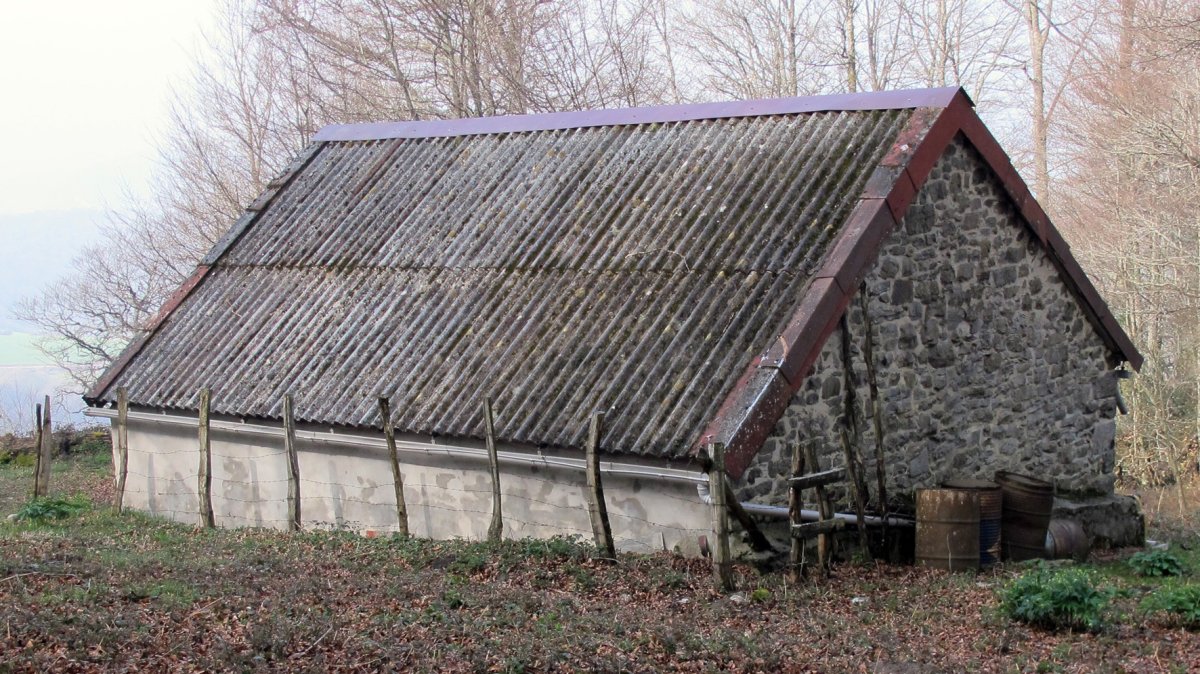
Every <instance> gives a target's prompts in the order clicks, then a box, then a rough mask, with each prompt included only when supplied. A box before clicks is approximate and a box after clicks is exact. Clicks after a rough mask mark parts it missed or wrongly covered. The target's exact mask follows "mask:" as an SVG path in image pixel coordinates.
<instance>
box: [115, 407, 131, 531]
mask: <svg viewBox="0 0 1200 674" xmlns="http://www.w3.org/2000/svg"><path fill="white" fill-rule="evenodd" d="M114 430H115V431H116V433H114V435H115V436H116V438H115V439H116V441H117V461H118V462H119V463H118V465H117V503H116V506H117V512H121V510H122V509H123V508H124V507H125V482H126V480H127V478H128V477H129V395H128V394H127V393H126V392H125V387H123V386H122V387H121V388H118V389H117V427H116V428H115V429H114Z"/></svg>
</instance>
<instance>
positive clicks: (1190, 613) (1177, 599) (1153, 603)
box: [1142, 585, 1200, 629]
mask: <svg viewBox="0 0 1200 674" xmlns="http://www.w3.org/2000/svg"><path fill="white" fill-rule="evenodd" d="M1142 609H1143V610H1145V611H1146V612H1148V613H1157V612H1162V613H1166V614H1168V615H1169V616H1170V617H1171V618H1173V619H1175V620H1177V621H1179V623H1181V624H1182V625H1183V626H1184V627H1187V628H1189V629H1200V585H1167V586H1164V587H1160V588H1159V589H1157V590H1155V591H1154V593H1153V594H1151V595H1150V596H1149V597H1146V599H1145V600H1144V601H1143V602H1142Z"/></svg>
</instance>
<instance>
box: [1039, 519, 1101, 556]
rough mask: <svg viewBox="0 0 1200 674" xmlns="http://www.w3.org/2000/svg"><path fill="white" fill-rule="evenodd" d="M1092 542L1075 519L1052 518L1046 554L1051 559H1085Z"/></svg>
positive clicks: (1047, 532) (1047, 535) (1047, 531)
mask: <svg viewBox="0 0 1200 674" xmlns="http://www.w3.org/2000/svg"><path fill="white" fill-rule="evenodd" d="M1091 548H1092V542H1091V541H1090V540H1089V539H1088V536H1087V534H1086V533H1084V531H1083V527H1082V526H1081V525H1080V524H1079V522H1076V521H1075V520H1062V519H1058V520H1050V526H1049V528H1048V529H1047V530H1046V556H1047V557H1049V558H1050V559H1067V558H1070V559H1076V560H1079V561H1083V560H1085V559H1087V556H1088V553H1090V552H1091Z"/></svg>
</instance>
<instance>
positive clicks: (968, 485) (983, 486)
mask: <svg viewBox="0 0 1200 674" xmlns="http://www.w3.org/2000/svg"><path fill="white" fill-rule="evenodd" d="M942 487H943V488H944V489H966V490H970V491H992V490H994V489H999V488H1000V483H999V482H995V481H993V480H984V479H981V478H974V477H964V478H955V479H952V480H945V481H943V482H942Z"/></svg>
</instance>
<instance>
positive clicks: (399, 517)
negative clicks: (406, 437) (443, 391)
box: [379, 396, 408, 536]
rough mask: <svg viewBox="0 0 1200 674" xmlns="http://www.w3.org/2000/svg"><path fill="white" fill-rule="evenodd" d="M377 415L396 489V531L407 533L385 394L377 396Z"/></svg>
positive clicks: (393, 433) (404, 534) (394, 434)
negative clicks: (390, 462) (379, 419)
mask: <svg viewBox="0 0 1200 674" xmlns="http://www.w3.org/2000/svg"><path fill="white" fill-rule="evenodd" d="M379 416H380V418H381V419H382V420H383V438H384V439H385V440H386V441H387V448H388V458H389V459H391V461H392V484H393V485H395V491H396V533H398V534H400V535H401V536H407V535H408V506H407V505H405V503H404V475H403V474H401V473H400V458H399V456H397V454H396V429H395V428H393V427H392V406H391V404H390V403H389V402H388V399H387V396H379Z"/></svg>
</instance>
